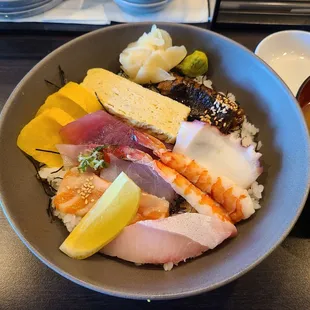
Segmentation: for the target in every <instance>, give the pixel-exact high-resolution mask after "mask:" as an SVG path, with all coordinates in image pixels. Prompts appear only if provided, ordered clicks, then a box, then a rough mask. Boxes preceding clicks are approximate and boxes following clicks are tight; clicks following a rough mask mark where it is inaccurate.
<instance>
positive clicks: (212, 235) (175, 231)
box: [101, 213, 236, 264]
mask: <svg viewBox="0 0 310 310" xmlns="http://www.w3.org/2000/svg"><path fill="white" fill-rule="evenodd" d="M226 224H227V225H226ZM235 234H236V228H235V227H234V226H233V225H229V223H225V222H223V221H220V220H219V219H217V218H216V217H209V216H205V215H201V214H197V213H185V214H179V215H176V216H172V217H168V218H165V219H161V220H153V221H141V222H138V223H136V224H133V225H130V226H127V227H126V228H125V229H124V230H123V231H122V232H121V233H120V234H119V235H118V237H116V238H115V239H114V240H113V241H112V242H110V243H109V244H108V245H106V246H105V247H104V248H103V249H102V250H101V252H102V253H104V254H106V255H109V256H114V257H119V258H121V259H124V260H127V261H130V262H134V263H140V264H148V263H149V264H165V263H169V262H172V263H174V264H177V263H179V262H181V261H185V260H186V259H189V258H193V257H196V256H199V255H201V254H202V253H204V252H205V251H207V250H208V249H213V248H215V247H216V246H217V245H219V244H220V243H222V242H223V241H224V240H225V239H227V238H229V237H233V236H235Z"/></svg>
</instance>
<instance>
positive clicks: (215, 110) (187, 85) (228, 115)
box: [157, 73, 244, 134]
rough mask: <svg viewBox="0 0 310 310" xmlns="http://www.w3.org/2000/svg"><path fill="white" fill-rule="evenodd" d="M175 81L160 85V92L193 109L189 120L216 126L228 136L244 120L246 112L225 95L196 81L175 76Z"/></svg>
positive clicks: (158, 87)
mask: <svg viewBox="0 0 310 310" xmlns="http://www.w3.org/2000/svg"><path fill="white" fill-rule="evenodd" d="M173 75H174V77H175V80H174V81H164V82H161V83H159V84H158V86H157V89H158V90H159V92H160V93H161V94H162V95H164V96H168V97H170V98H172V99H174V100H176V101H179V102H182V103H183V104H185V105H187V106H189V107H190V108H191V113H190V116H189V120H195V119H197V120H200V121H203V122H207V123H209V124H211V125H213V126H216V127H217V128H218V129H219V130H220V131H221V132H222V133H224V134H228V133H230V132H231V131H232V130H234V129H236V128H238V127H239V126H240V125H241V124H242V122H243V120H244V111H243V109H242V108H241V107H240V105H239V104H238V103H237V102H234V101H231V100H229V99H228V98H227V97H226V96H225V95H223V94H221V93H218V92H216V91H215V90H213V89H212V88H208V87H206V86H204V85H203V84H202V85H200V84H198V83H197V82H195V81H194V80H192V79H190V78H187V77H183V76H180V75H178V74H176V73H174V74H173Z"/></svg>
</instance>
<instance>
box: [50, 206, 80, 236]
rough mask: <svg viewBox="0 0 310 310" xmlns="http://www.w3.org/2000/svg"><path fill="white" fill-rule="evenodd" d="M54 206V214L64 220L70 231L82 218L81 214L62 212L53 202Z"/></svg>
mask: <svg viewBox="0 0 310 310" xmlns="http://www.w3.org/2000/svg"><path fill="white" fill-rule="evenodd" d="M52 206H53V208H54V211H53V214H54V215H55V216H56V217H58V218H59V219H60V220H62V222H63V223H64V225H65V226H66V228H67V230H68V231H69V232H71V231H72V230H73V229H74V228H75V226H76V225H77V224H78V223H79V222H80V221H81V219H82V217H81V216H77V215H74V214H66V213H63V212H60V211H58V210H57V209H55V206H54V205H53V204H52Z"/></svg>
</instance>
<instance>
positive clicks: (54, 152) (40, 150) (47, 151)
mask: <svg viewBox="0 0 310 310" xmlns="http://www.w3.org/2000/svg"><path fill="white" fill-rule="evenodd" d="M36 151H38V152H45V153H52V154H57V155H60V153H59V152H56V151H51V150H43V149H36Z"/></svg>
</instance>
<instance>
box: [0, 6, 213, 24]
mask: <svg viewBox="0 0 310 310" xmlns="http://www.w3.org/2000/svg"><path fill="white" fill-rule="evenodd" d="M12 1H13V2H16V1H20V2H21V3H24V5H25V3H26V2H28V3H34V2H35V3H38V4H39V3H40V4H41V5H43V2H44V4H45V3H46V2H48V3H52V2H53V1H58V4H59V5H58V6H56V7H54V8H53V9H51V10H49V11H45V12H43V13H42V14H38V15H34V16H32V17H30V15H18V14H20V9H18V8H17V7H16V6H12V4H13V2H12ZM2 2H3V3H4V2H6V8H4V6H1V3H2ZM9 2H10V3H11V7H10V10H11V11H10V14H8V11H5V10H4V9H6V10H8V4H9ZM215 3H216V0H63V1H62V0H39V1H35V0H30V1H29V0H0V22H1V21H2V22H15V23H59V24H83V25H108V24H110V23H111V22H120V23H122V22H143V21H153V22H160V21H165V22H176V23H208V22H209V21H210V20H211V19H212V15H213V11H214V7H215ZM17 9H18V10H19V12H17V11H16V10H17ZM0 27H1V23H0Z"/></svg>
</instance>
